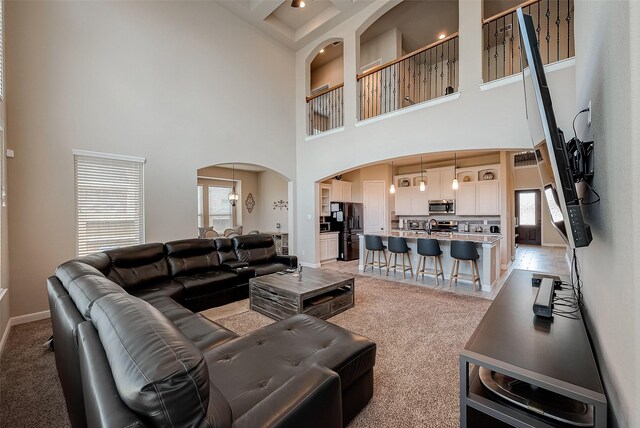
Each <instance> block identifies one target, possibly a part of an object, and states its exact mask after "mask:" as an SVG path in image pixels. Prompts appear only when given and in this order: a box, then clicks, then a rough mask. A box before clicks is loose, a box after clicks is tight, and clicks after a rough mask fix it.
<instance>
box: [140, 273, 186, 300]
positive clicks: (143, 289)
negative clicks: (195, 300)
mask: <svg viewBox="0 0 640 428" xmlns="http://www.w3.org/2000/svg"><path fill="white" fill-rule="evenodd" d="M129 293H131V294H132V295H134V296H136V297H139V298H141V299H142V300H149V299H151V298H154V297H160V296H167V297H171V298H172V299H173V300H176V301H178V302H180V301H182V297H183V295H184V286H183V285H182V284H180V283H179V282H177V281H174V280H173V279H160V280H158V281H154V282H151V283H149V284H145V285H141V286H139V287H137V288H134V289H131V290H129Z"/></svg>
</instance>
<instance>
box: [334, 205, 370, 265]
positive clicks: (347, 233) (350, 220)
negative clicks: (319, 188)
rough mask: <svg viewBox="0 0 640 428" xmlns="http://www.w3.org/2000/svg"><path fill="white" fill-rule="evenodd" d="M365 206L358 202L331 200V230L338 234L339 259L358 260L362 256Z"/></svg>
mask: <svg viewBox="0 0 640 428" xmlns="http://www.w3.org/2000/svg"><path fill="white" fill-rule="evenodd" d="M363 225H364V220H363V207H362V204H360V203H356V202H331V231H332V232H340V235H339V236H338V260H345V261H346V260H356V259H358V257H360V239H359V237H358V235H359V234H362V227H363Z"/></svg>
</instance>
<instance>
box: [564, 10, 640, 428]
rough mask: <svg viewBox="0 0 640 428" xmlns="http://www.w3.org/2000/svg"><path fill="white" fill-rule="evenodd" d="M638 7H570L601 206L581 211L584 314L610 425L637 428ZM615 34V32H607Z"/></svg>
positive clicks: (581, 122)
mask: <svg viewBox="0 0 640 428" xmlns="http://www.w3.org/2000/svg"><path fill="white" fill-rule="evenodd" d="M639 9H640V5H639V4H638V3H637V2H633V1H632V2H627V1H615V2H612V1H593V0H591V1H584V2H576V5H575V12H576V13H575V24H576V57H577V63H576V88H577V93H576V101H577V102H576V108H577V109H582V108H584V107H586V106H587V105H588V103H589V100H591V102H592V124H591V127H587V126H586V120H585V117H582V118H580V119H578V121H577V122H576V124H577V128H578V134H579V136H580V137H581V138H583V139H586V140H589V139H593V140H594V141H595V167H596V169H595V178H594V181H593V186H594V188H595V189H596V190H597V191H598V192H599V193H600V195H601V196H602V201H601V202H600V203H599V204H595V205H590V206H587V207H585V208H584V210H583V212H584V213H585V216H586V221H587V222H588V223H590V225H591V231H592V234H593V242H592V243H591V245H590V246H589V247H587V248H586V249H583V250H579V251H578V254H579V260H580V262H581V263H580V266H581V268H582V272H581V273H582V278H583V280H584V301H585V310H584V312H585V314H586V316H587V320H588V325H589V329H590V333H591V336H592V339H593V342H594V345H595V349H596V353H597V356H598V361H599V365H600V373H601V375H602V377H603V380H604V385H605V388H606V392H607V396H608V400H609V402H610V405H611V410H612V414H611V418H610V420H611V424H610V426H613V427H637V426H639V425H640V415H639V406H638V404H639V403H640V389H639V388H640V387H639V386H638V385H640V382H639V380H640V369H639V367H640V364H639V363H640V340H639V339H638V336H639V331H640V329H639V322H640V321H639V320H640V317H639V315H638V314H639V310H638V303H639V299H638V285H639V284H640V281H639V278H638V277H639V273H640V270H639V268H638V260H639V256H640V252H639V250H638V246H639V245H640V235H639V233H638V230H639V229H640V222H639V221H638V215H640V196H639V193H638V191H637V183H638V182H639V181H638V180H640V173H639V172H638V171H639V169H638V162H639V161H640V129H639V125H638V118H639V117H640V83H639V82H638V77H637V76H638V75H639V74H640V66H639V64H638V61H639V54H638V53H639V52H640V33H639V31H638V28H637V27H638V26H637V22H638V20H640V10H639ZM612 29H615V31H612Z"/></svg>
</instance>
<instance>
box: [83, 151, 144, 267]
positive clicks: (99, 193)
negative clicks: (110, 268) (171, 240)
mask: <svg viewBox="0 0 640 428" xmlns="http://www.w3.org/2000/svg"><path fill="white" fill-rule="evenodd" d="M143 168H144V159H138V158H125V157H120V156H111V155H104V154H101V153H96V154H91V153H86V152H79V151H78V152H74V174H75V191H76V192H75V194H76V227H77V236H78V255H80V256H83V255H86V254H90V253H94V252H97V251H105V250H108V249H112V248H117V247H123V246H127V245H136V244H142V243H143V242H144V170H143Z"/></svg>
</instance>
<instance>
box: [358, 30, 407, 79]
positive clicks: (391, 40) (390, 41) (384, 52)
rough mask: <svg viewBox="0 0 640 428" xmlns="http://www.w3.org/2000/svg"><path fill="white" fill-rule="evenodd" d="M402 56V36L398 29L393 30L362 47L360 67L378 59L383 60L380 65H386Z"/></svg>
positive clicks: (368, 41)
mask: <svg viewBox="0 0 640 428" xmlns="http://www.w3.org/2000/svg"><path fill="white" fill-rule="evenodd" d="M401 56H402V34H401V33H400V31H399V30H398V29H397V28H392V29H390V30H388V31H385V32H384V33H382V34H380V35H379V36H377V37H375V38H373V39H371V40H367V41H366V42H365V43H363V44H362V46H360V67H364V66H365V65H367V64H371V63H372V62H373V61H376V60H378V59H380V60H381V61H380V64H386V63H387V62H389V61H393V60H394V59H397V58H400V57H401ZM361 72H362V70H358V73H361Z"/></svg>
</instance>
